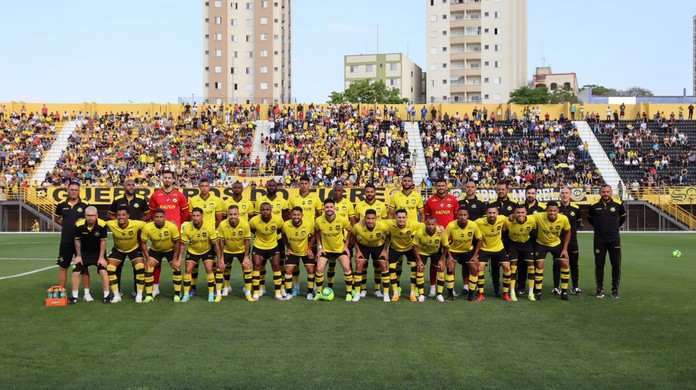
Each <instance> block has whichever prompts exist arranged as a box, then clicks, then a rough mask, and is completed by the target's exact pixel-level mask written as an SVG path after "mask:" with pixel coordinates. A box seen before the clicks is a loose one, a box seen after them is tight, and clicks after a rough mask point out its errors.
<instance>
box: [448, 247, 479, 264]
mask: <svg viewBox="0 0 696 390" xmlns="http://www.w3.org/2000/svg"><path fill="white" fill-rule="evenodd" d="M450 254H451V255H452V258H453V259H454V261H456V262H457V263H459V264H461V265H467V264H469V263H471V262H472V259H473V258H474V250H473V249H472V250H470V251H468V252H461V253H457V252H450Z"/></svg>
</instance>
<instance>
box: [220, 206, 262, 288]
mask: <svg viewBox="0 0 696 390" xmlns="http://www.w3.org/2000/svg"><path fill="white" fill-rule="evenodd" d="M217 235H218V242H219V245H220V252H222V259H223V261H224V262H225V271H224V272H225V274H226V275H223V277H224V279H225V283H226V284H225V285H224V287H223V288H222V296H223V297H224V296H227V294H228V293H229V290H230V288H229V287H230V286H229V281H230V274H229V272H230V271H231V270H232V264H233V263H234V261H235V260H237V261H238V262H239V263H240V264H241V265H242V272H243V274H244V296H245V297H246V299H247V301H250V302H253V301H254V298H253V297H252V296H251V290H252V288H251V285H252V272H253V271H252V268H253V266H252V263H251V259H250V257H249V250H250V248H251V228H250V227H249V222H247V221H244V220H242V219H241V218H240V217H239V206H237V205H234V204H233V205H230V206H229V207H228V208H227V219H225V220H224V221H222V222H220V225H219V226H218V231H217Z"/></svg>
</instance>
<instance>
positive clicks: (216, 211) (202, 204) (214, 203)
mask: <svg viewBox="0 0 696 390" xmlns="http://www.w3.org/2000/svg"><path fill="white" fill-rule="evenodd" d="M198 190H199V193H198V195H196V196H194V197H192V198H191V199H189V211H192V210H193V209H194V208H195V207H198V208H200V209H201V210H203V223H204V224H206V225H208V227H212V228H213V229H217V227H218V225H219V224H220V222H221V221H222V218H223V214H224V212H225V210H224V209H223V202H222V199H220V198H219V197H218V196H216V195H215V194H213V193H211V192H210V180H208V179H206V178H203V179H201V180H200V182H199V184H198ZM197 284H198V263H196V265H195V266H194V267H193V272H191V286H193V288H192V290H193V295H196V292H195V291H196V285H197Z"/></svg>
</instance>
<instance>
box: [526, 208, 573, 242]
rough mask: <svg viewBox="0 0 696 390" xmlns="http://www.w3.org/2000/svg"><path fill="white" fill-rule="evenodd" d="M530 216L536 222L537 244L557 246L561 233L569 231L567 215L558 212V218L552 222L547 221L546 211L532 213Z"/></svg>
mask: <svg viewBox="0 0 696 390" xmlns="http://www.w3.org/2000/svg"><path fill="white" fill-rule="evenodd" d="M532 218H534V220H535V221H536V224H537V239H536V242H537V243H538V244H541V245H546V246H550V247H554V246H557V245H559V244H560V243H561V238H560V237H561V233H562V232H564V231H570V222H568V217H566V216H565V215H563V214H558V218H556V220H555V221H553V222H551V221H549V216H548V214H546V213H539V214H534V215H533V216H532Z"/></svg>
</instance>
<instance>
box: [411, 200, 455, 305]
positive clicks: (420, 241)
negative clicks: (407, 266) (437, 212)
mask: <svg viewBox="0 0 696 390" xmlns="http://www.w3.org/2000/svg"><path fill="white" fill-rule="evenodd" d="M454 204H455V205H456V204H457V203H456V199H455V203H454ZM426 207H427V206H426ZM413 254H414V255H415V257H416V269H415V270H414V269H411V279H413V273H414V271H415V274H416V275H415V276H416V284H415V286H414V285H413V281H412V282H411V295H410V300H411V302H415V301H416V300H417V301H418V302H425V294H424V293H425V291H424V284H425V263H427V262H428V259H430V263H431V269H432V265H433V263H436V264H435V270H436V271H437V284H438V286H439V288H440V291H439V294H438V296H437V301H438V302H443V301H444V300H445V299H444V298H443V297H442V285H443V284H444V283H445V259H447V258H448V256H449V241H448V240H447V234H446V233H445V228H444V227H442V226H441V225H440V224H438V221H437V217H436V216H434V215H430V216H428V217H426V218H425V227H422V228H420V229H418V230H416V233H415V234H414V235H413ZM414 287H415V288H414ZM447 292H448V293H449V295H448V297H447V301H448V302H451V301H452V300H453V299H454V269H450V270H449V272H448V273H447Z"/></svg>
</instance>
